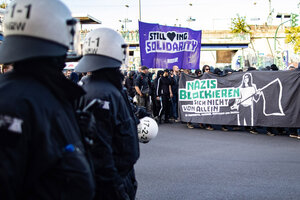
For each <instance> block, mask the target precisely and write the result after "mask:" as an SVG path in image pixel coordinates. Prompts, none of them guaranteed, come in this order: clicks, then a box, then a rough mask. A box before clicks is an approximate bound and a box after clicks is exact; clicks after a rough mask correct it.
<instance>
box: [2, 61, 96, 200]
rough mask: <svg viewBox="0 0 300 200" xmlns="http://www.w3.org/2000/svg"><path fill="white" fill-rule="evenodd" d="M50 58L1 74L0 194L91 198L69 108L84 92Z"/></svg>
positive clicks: (24, 198)
mask: <svg viewBox="0 0 300 200" xmlns="http://www.w3.org/2000/svg"><path fill="white" fill-rule="evenodd" d="M48 61H49V62H48ZM51 61H52V60H49V59H47V60H44V61H43V60H39V61H34V62H30V61H28V62H24V63H16V64H15V66H14V68H15V69H14V71H13V72H10V73H7V74H5V75H2V76H1V77H0V96H1V98H0V159H1V162H0V199H3V200H4V199H5V200H32V199H41V200H61V199H68V200H76V199H78V200H82V199H87V200H90V199H92V198H93V195H94V180H93V174H92V171H91V168H90V165H89V162H88V160H87V159H86V156H85V149H84V146H83V144H82V140H81V138H82V137H81V135H80V132H79V127H78V125H77V121H76V118H75V112H74V109H73V107H72V101H73V100H74V99H75V98H77V97H79V96H81V95H82V94H84V93H83V90H82V89H81V88H79V87H78V86H77V85H75V84H74V83H72V82H71V81H69V80H67V79H66V78H65V77H64V76H63V74H62V73H61V71H60V67H61V66H60V67H58V66H56V64H55V63H56V62H54V63H51ZM54 68H55V69H54Z"/></svg>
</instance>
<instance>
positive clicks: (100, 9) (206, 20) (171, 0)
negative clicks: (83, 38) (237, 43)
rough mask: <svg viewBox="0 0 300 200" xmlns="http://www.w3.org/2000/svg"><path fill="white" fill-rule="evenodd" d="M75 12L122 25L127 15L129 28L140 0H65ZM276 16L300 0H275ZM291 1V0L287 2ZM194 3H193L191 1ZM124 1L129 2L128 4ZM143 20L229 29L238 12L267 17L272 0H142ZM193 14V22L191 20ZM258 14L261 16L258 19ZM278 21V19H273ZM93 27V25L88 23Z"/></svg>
mask: <svg viewBox="0 0 300 200" xmlns="http://www.w3.org/2000/svg"><path fill="white" fill-rule="evenodd" d="M62 1H63V2H64V3H65V4H66V5H67V6H68V7H69V8H70V9H71V11H72V12H73V13H74V14H77V15H78V14H82V15H86V14H90V15H91V16H93V17H96V18H97V19H99V20H101V21H102V25H101V26H102V27H110V28H113V29H121V25H122V24H123V25H124V22H120V20H121V21H124V19H125V18H128V19H130V20H132V22H130V23H127V24H126V26H127V28H128V29H129V30H135V29H137V28H138V18H139V0H62ZM271 2H272V4H271V5H272V9H274V12H273V16H274V17H275V15H276V14H277V13H291V12H293V13H299V8H297V4H298V3H299V2H300V1H299V0H286V1H283V0H272V1H271ZM286 2H288V3H286ZM190 4H192V6H191V5H190ZM125 5H128V7H126V6H125ZM141 5H142V9H141V11H142V12H141V13H142V21H144V22H149V23H160V24H164V25H171V26H173V25H175V24H181V26H183V27H190V28H192V29H196V30H199V29H202V30H212V29H229V27H230V19H231V18H233V17H235V16H236V14H239V15H241V16H246V18H247V20H248V23H249V24H262V23H264V22H266V21H267V17H268V13H269V0H226V1H221V0H141ZM189 17H192V18H194V19H195V21H194V22H188V21H187V19H188V18H189ZM258 18H259V20H258ZM272 23H273V24H274V25H276V24H278V23H279V19H275V20H273V22H272ZM87 28H90V27H87Z"/></svg>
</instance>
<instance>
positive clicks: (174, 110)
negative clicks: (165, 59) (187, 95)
mask: <svg viewBox="0 0 300 200" xmlns="http://www.w3.org/2000/svg"><path fill="white" fill-rule="evenodd" d="M170 78H171V83H172V85H171V88H172V93H173V97H172V99H171V117H173V118H174V121H175V122H179V120H178V88H179V78H180V76H179V68H178V66H177V65H174V66H173V74H171V75H170Z"/></svg>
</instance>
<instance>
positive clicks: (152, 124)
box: [137, 117, 158, 143]
mask: <svg viewBox="0 0 300 200" xmlns="http://www.w3.org/2000/svg"><path fill="white" fill-rule="evenodd" d="M137 129H138V137H139V141H140V142H141V143H148V142H149V141H150V140H152V139H153V138H155V137H156V135H157V132H158V125H157V123H156V121H155V120H154V119H152V118H150V117H144V118H142V119H141V120H140V123H139V125H138V127H137Z"/></svg>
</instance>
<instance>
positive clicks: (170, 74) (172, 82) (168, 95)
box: [126, 64, 300, 139]
mask: <svg viewBox="0 0 300 200" xmlns="http://www.w3.org/2000/svg"><path fill="white" fill-rule="evenodd" d="M141 68H142V69H146V67H141ZM295 69H296V70H298V69H297V68H295V67H293V66H291V67H289V70H295ZM254 70H257V69H256V68H254V67H249V68H248V70H247V71H254ZM262 70H264V71H277V70H278V67H277V66H276V65H274V64H273V65H271V66H267V67H266V68H264V69H262ZM241 71H242V70H238V71H234V70H232V69H231V68H225V69H224V70H221V69H219V68H213V67H211V66H209V65H204V66H203V67H202V69H197V70H195V72H194V73H192V72H191V70H189V69H179V68H178V66H174V67H173V69H172V70H158V71H157V73H154V74H153V73H150V72H148V70H147V72H146V73H143V72H141V73H143V76H145V75H146V76H147V77H148V78H146V80H148V81H149V80H150V93H149V94H150V96H151V97H150V98H149V100H150V104H151V108H152V109H151V110H150V114H151V115H152V116H153V117H154V118H155V119H156V120H157V121H158V122H159V123H170V122H179V121H180V120H179V118H178V87H179V86H178V84H179V78H180V75H181V73H186V74H189V75H193V76H196V77H201V76H202V75H203V74H204V73H213V74H215V75H217V76H219V77H224V76H228V75H230V74H232V73H235V72H241ZM131 73H132V74H133V73H135V72H134V71H131V72H129V74H131ZM132 74H131V75H130V76H128V77H127V79H129V78H130V77H132ZM135 74H139V73H138V72H137V73H135ZM137 77H139V76H136V78H134V76H133V78H131V80H130V81H128V82H129V83H130V84H126V88H127V90H128V94H129V95H130V96H134V93H135V96H137V95H138V96H141V95H140V94H139V92H140V91H139V90H135V91H134V90H132V88H133V85H137V83H136V81H137V80H138V81H140V79H137ZM152 77H154V78H153V79H152ZM244 79H245V80H244ZM243 80H244V81H243V85H242V86H241V87H242V88H246V87H247V88H249V87H255V84H253V83H252V80H251V77H248V76H247V77H243ZM126 82H127V81H126ZM134 82H135V83H134ZM139 85H141V84H139ZM138 89H140V87H139V88H138ZM254 90H255V89H254ZM257 96H259V95H257ZM254 98H255V97H254ZM137 99H138V100H137V101H138V102H139V97H138V98H137ZM249 101H251V100H249ZM249 101H245V102H243V103H242V104H243V105H241V106H240V109H243V108H244V109H249V108H250V107H249V105H248V104H247V103H249ZM142 102H143V101H142ZM139 105H141V106H143V105H144V104H139ZM250 109H251V108H250ZM148 112H149V110H148ZM246 113H249V114H250V112H246ZM239 117H240V118H242V117H243V116H239ZM244 118H245V119H248V118H247V117H244ZM240 121H243V122H244V121H245V120H243V119H240ZM250 124H251V123H250V122H248V123H247V125H243V124H241V125H240V126H237V125H235V126H233V125H231V126H230V125H221V126H220V127H221V130H223V131H228V130H245V131H247V132H249V133H251V134H258V133H259V130H261V129H263V130H264V132H265V133H266V134H267V135H269V136H274V135H277V134H289V135H290V136H291V137H298V133H297V130H298V129H296V128H292V129H291V128H276V127H256V126H251V125H250ZM186 125H187V127H188V128H194V127H199V128H202V129H206V130H214V127H216V126H218V125H215V124H203V123H199V124H193V123H189V122H188V123H187V124H186ZM299 139H300V135H299Z"/></svg>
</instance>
